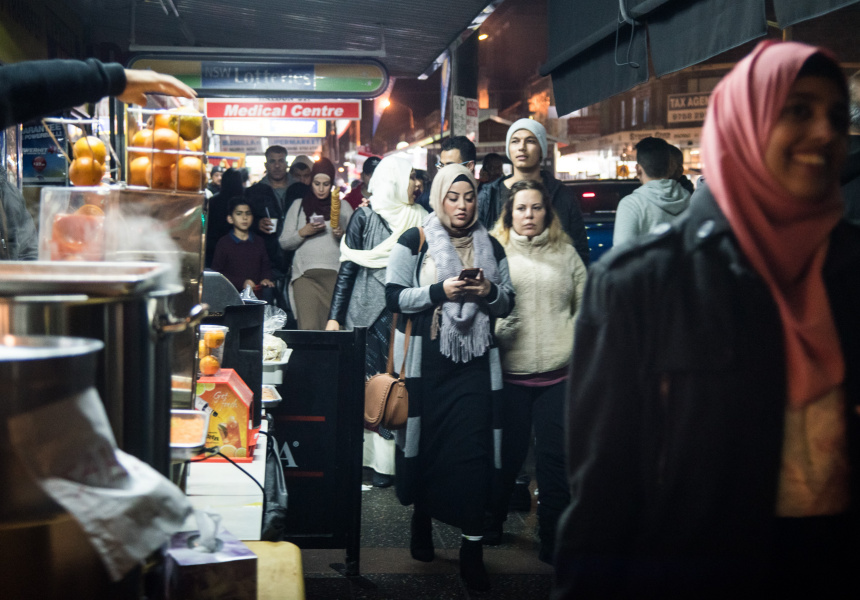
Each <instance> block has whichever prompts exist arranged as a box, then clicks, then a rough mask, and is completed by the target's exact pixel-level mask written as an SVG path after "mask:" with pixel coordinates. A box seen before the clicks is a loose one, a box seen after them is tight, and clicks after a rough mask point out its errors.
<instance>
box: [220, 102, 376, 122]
mask: <svg viewBox="0 0 860 600" xmlns="http://www.w3.org/2000/svg"><path fill="white" fill-rule="evenodd" d="M206 116H207V117H209V118H210V119H230V118H232V119H236V118H238V119H331V120H338V119H349V120H351V121H357V120H359V119H361V102H360V101H357V100H345V101H344V100H341V101H334V102H332V101H304V102H290V101H260V102H257V101H249V100H247V99H244V100H236V99H228V100H221V99H209V100H207V101H206Z"/></svg>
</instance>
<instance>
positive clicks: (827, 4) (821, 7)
mask: <svg viewBox="0 0 860 600" xmlns="http://www.w3.org/2000/svg"><path fill="white" fill-rule="evenodd" d="M858 1H860V0H773V8H774V11H775V12H776V22H777V23H779V26H780V27H782V28H785V27H789V26H791V25H795V24H797V23H800V22H801V21H806V20H808V19H813V18H815V17H820V16H821V15H824V14H827V13H829V12H831V11H834V10H837V9H840V8H844V7H846V6H850V5H852V4H857V3H858Z"/></svg>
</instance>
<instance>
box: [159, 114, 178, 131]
mask: <svg viewBox="0 0 860 600" xmlns="http://www.w3.org/2000/svg"><path fill="white" fill-rule="evenodd" d="M153 129H172V130H173V131H174V132H175V133H177V134H178V133H179V117H178V116H176V115H174V114H171V113H169V112H163V113H158V114H156V115H155V119H154V121H153Z"/></svg>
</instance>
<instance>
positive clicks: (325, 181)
mask: <svg viewBox="0 0 860 600" xmlns="http://www.w3.org/2000/svg"><path fill="white" fill-rule="evenodd" d="M311 187H312V189H313V191H314V196H316V197H317V198H319V199H320V200H325V199H326V198H328V197H329V195H330V194H331V177H329V176H328V175H326V174H324V173H317V174H316V175H314V180H313V185H312V186H311Z"/></svg>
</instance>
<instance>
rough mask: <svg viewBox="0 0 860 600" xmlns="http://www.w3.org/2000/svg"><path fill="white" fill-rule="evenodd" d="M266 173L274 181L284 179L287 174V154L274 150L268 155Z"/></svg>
mask: <svg viewBox="0 0 860 600" xmlns="http://www.w3.org/2000/svg"><path fill="white" fill-rule="evenodd" d="M265 167H266V175H268V176H269V179H271V180H273V181H283V179H284V177H286V176H287V155H286V154H275V153H274V152H273V153H271V154H267V155H266V163H265Z"/></svg>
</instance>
